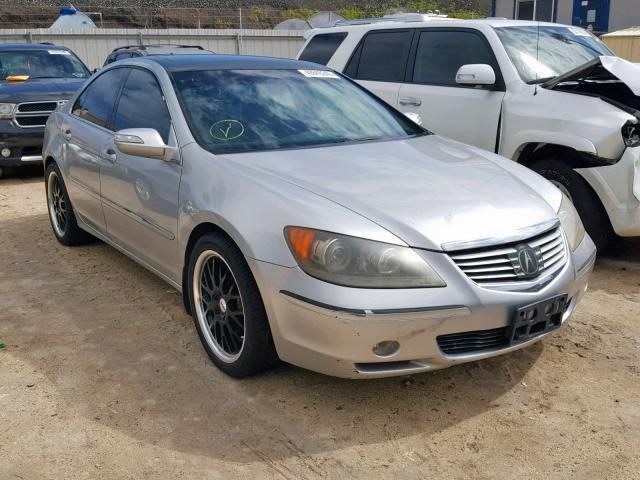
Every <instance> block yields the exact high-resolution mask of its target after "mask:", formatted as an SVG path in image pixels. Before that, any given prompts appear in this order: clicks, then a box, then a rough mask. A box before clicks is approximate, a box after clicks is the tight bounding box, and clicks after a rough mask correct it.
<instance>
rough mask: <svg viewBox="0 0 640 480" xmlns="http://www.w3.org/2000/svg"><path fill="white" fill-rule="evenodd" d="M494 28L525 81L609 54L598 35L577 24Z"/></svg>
mask: <svg viewBox="0 0 640 480" xmlns="http://www.w3.org/2000/svg"><path fill="white" fill-rule="evenodd" d="M496 32H497V33H498V36H499V37H500V40H501V41H502V44H503V45H504V47H505V49H506V50H507V54H508V55H509V58H511V61H512V62H513V64H514V65H515V67H516V69H517V70H518V73H519V74H520V77H521V78H522V79H523V80H524V81H525V82H528V83H535V82H541V81H544V80H549V79H550V78H553V77H556V76H558V75H562V74H563V73H567V72H568V71H570V70H573V69H574V68H577V67H579V66H580V65H584V64H585V63H587V62H588V61H589V60H592V59H593V58H595V57H598V56H601V55H613V53H611V50H609V49H608V48H607V47H606V46H605V44H604V43H602V42H601V41H600V40H599V39H598V38H596V37H595V36H594V35H592V34H590V33H589V32H587V31H586V30H584V29H582V28H577V27H559V26H558V27H556V26H554V27H550V26H540V27H539V28H538V27H536V26H530V27H499V28H496ZM538 32H540V39H539V40H538Z"/></svg>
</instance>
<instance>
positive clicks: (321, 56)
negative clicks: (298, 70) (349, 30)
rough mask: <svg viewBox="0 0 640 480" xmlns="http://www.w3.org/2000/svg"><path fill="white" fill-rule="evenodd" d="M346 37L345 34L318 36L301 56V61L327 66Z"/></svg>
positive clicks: (323, 34) (322, 34)
mask: <svg viewBox="0 0 640 480" xmlns="http://www.w3.org/2000/svg"><path fill="white" fill-rule="evenodd" d="M346 37H347V34H346V33H345V32H342V33H321V34H320V35H316V36H315V37H313V38H312V39H311V40H310V41H309V43H308V44H307V46H306V47H305V49H304V51H303V52H302V54H300V60H304V61H307V62H315V63H319V64H321V65H326V64H327V63H329V60H331V57H333V54H334V53H336V50H337V49H338V47H339V46H340V44H341V43H342V42H343V40H344V39H345V38H346Z"/></svg>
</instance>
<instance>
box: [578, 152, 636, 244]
mask: <svg viewBox="0 0 640 480" xmlns="http://www.w3.org/2000/svg"><path fill="white" fill-rule="evenodd" d="M576 171H577V172H578V173H579V174H580V175H582V176H583V177H584V178H585V180H587V182H589V185H591V187H592V188H593V189H594V190H595V192H596V193H597V194H598V197H600V200H601V201H602V204H603V205H604V208H605V210H606V211H607V214H608V215H609V220H610V221H611V225H612V226H613V230H614V231H615V232H616V234H618V235H620V236H621V237H637V236H640V147H634V148H627V149H626V150H625V152H624V154H623V155H622V158H621V159H620V161H619V162H618V163H616V164H615V165H608V166H606V167H594V168H581V169H577V170H576Z"/></svg>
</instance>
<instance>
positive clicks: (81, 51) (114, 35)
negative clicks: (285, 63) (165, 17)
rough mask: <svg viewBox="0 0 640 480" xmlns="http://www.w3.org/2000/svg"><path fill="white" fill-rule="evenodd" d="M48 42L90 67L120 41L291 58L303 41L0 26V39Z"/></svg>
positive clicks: (269, 35)
mask: <svg viewBox="0 0 640 480" xmlns="http://www.w3.org/2000/svg"><path fill="white" fill-rule="evenodd" d="M39 42H51V43H55V44H57V45H64V46H65V47H68V48H70V49H71V50H73V51H74V52H75V53H76V54H77V55H78V56H79V57H80V58H81V59H82V60H83V61H84V62H85V63H86V64H87V66H88V67H89V68H90V69H93V68H96V67H101V66H102V64H103V63H104V60H105V58H106V57H107V55H108V54H109V53H110V52H111V51H112V50H113V49H114V48H116V47H119V46H122V45H135V44H142V43H145V44H151V43H173V44H181V45H200V46H202V47H203V48H206V49H207V50H211V51H213V52H216V53H231V54H238V53H240V54H243V55H264V56H270V57H284V58H294V57H295V56H296V55H297V53H298V50H300V48H301V47H302V45H303V43H304V37H303V32H298V31H281V30H279V31H274V30H196V29H178V28H175V29H167V30H135V29H96V30H75V31H74V30H49V29H44V28H43V29H34V30H26V29H16V30H10V29H0V43H39Z"/></svg>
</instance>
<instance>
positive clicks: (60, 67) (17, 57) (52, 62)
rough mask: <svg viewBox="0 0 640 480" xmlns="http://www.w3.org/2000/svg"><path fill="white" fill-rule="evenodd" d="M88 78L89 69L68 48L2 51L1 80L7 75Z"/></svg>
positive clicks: (0, 63) (0, 61)
mask: <svg viewBox="0 0 640 480" xmlns="http://www.w3.org/2000/svg"><path fill="white" fill-rule="evenodd" d="M16 76H28V77H29V79H34V78H87V77H88V76H89V71H88V70H87V69H86V67H85V66H84V65H83V64H82V62H81V61H80V60H78V58H77V57H76V56H75V55H73V54H72V53H71V52H70V51H68V50H61V49H56V48H55V47H51V49H50V50H20V51H3V52H0V80H5V79H6V78H7V77H16Z"/></svg>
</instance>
